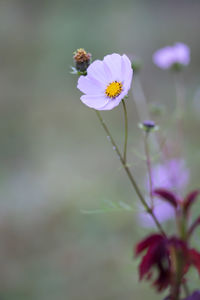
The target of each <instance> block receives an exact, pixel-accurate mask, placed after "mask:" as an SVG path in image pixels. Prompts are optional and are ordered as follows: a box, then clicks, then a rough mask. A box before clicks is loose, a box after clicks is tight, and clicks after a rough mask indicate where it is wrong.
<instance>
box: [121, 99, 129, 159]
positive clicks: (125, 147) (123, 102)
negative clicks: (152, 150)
mask: <svg viewBox="0 0 200 300" xmlns="http://www.w3.org/2000/svg"><path fill="white" fill-rule="evenodd" d="M122 104H123V109H124V132H125V133H124V162H125V164H126V153H127V142H128V117H127V109H126V103H125V101H124V99H122Z"/></svg>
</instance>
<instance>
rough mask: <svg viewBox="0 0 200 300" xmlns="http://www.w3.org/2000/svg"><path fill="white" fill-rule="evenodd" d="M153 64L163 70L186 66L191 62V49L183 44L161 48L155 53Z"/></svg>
mask: <svg viewBox="0 0 200 300" xmlns="http://www.w3.org/2000/svg"><path fill="white" fill-rule="evenodd" d="M153 62H154V63H155V64H156V65H157V66H158V67H159V68H161V69H169V68H171V67H172V66H173V65H175V64H179V65H184V66H186V65H188V64H189V62H190V48H189V47H188V46H187V45H185V44H183V43H176V44H174V45H173V46H167V47H165V48H161V49H159V50H157V51H156V52H155V53H154V55H153Z"/></svg>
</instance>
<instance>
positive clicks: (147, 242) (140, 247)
mask: <svg viewBox="0 0 200 300" xmlns="http://www.w3.org/2000/svg"><path fill="white" fill-rule="evenodd" d="M163 238H164V237H163V236H162V235H161V234H152V235H150V236H148V237H147V238H146V239H144V240H142V241H141V242H140V243H138V244H137V245H136V248H135V254H136V255H138V254H139V253H141V252H142V251H144V250H145V249H146V248H148V247H149V246H153V245H154V244H157V243H158V242H160V241H161V240H162V239H163Z"/></svg>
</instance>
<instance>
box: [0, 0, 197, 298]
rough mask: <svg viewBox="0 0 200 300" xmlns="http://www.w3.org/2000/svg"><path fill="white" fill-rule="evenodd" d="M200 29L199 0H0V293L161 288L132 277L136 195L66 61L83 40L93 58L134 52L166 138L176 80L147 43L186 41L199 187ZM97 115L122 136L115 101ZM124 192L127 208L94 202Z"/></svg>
mask: <svg viewBox="0 0 200 300" xmlns="http://www.w3.org/2000/svg"><path fill="white" fill-rule="evenodd" d="M199 28H200V1H198V0H197V1H195V0H191V1H186V0H180V1H177V0H169V1H158V0H157V1H156V0H146V1H145V0H140V1H136V0H132V1H131V0H125V1H119V0H101V1H97V0H85V1H80V0H73V1H70V0H66V1H61V0H56V1H53V0H46V1H45V0H43V1H42V0H1V1H0V53H1V55H0V57H1V58H0V66H1V67H0V99H1V104H0V105H1V106H0V131H1V147H0V299H2V300H14V299H15V300H18V299H20V300H23V299H26V300H32V299H34V300H36V299H37V300H40V299H41V300H46V299H48V300H51V299H52V300H53V299H56V300H64V299H67V300H84V299H87V300H114V299H115V300H121V299H126V300H129V299H138V297H140V299H146V297H147V296H148V298H149V299H161V296H160V295H156V293H155V292H154V291H152V290H151V289H150V286H149V284H148V283H141V284H138V275H137V269H136V268H137V264H138V261H137V260H133V253H132V248H133V245H134V244H135V243H136V241H138V240H139V239H140V238H141V237H143V236H144V234H147V233H148V231H147V229H144V228H142V227H140V225H138V223H137V222H136V214H137V205H136V202H137V197H136V195H135V193H134V191H133V190H132V187H131V185H130V183H129V182H128V179H127V178H126V176H125V174H124V172H123V170H122V169H121V168H120V165H119V161H118V158H117V157H115V154H114V151H113V150H112V147H111V145H109V142H108V141H107V140H106V137H105V134H104V132H103V130H102V128H101V126H100V124H99V123H98V120H97V119H96V116H95V113H94V112H93V111H92V110H91V109H89V108H87V107H85V106H84V105H83V104H82V103H81V102H80V100H79V99H80V92H79V91H78V90H77V89H76V84H77V77H76V76H75V75H71V74H70V66H71V65H73V60H72V53H73V51H74V50H76V49H77V48H80V47H84V48H85V49H86V50H88V51H89V52H91V53H92V55H93V59H96V58H99V59H102V58H103V56H104V55H106V54H108V53H113V52H118V53H127V54H131V55H134V56H136V57H138V58H140V59H141V61H142V62H143V69H142V71H141V74H140V79H141V82H142V85H143V89H144V92H145V94H146V96H147V99H148V103H149V104H151V103H154V102H156V103H157V104H161V105H162V106H163V107H164V112H163V114H162V116H161V117H160V116H158V117H157V121H158V123H159V124H160V126H161V130H162V131H163V132H164V134H166V137H167V138H169V137H170V134H171V133H170V132H171V131H173V122H172V123H171V122H169V120H170V117H171V115H172V112H173V110H174V107H175V104H174V102H175V88H174V82H173V78H172V75H171V74H170V72H163V71H161V70H159V69H158V68H156V66H154V65H153V63H152V53H153V52H154V51H155V50H156V49H157V48H159V47H162V46H165V45H167V44H173V43H174V42H176V41H180V42H184V43H186V44H188V45H189V46H190V47H191V64H190V66H189V67H188V68H187V69H186V70H185V71H184V74H183V77H184V82H185V88H186V95H187V98H186V100H187V114H186V116H185V119H184V128H185V137H184V147H183V148H184V149H183V153H184V156H185V160H186V161H187V164H188V166H189V168H190V171H191V181H190V187H189V188H193V187H197V186H198V185H199V175H200V172H199V161H200V152H199V146H200V140H199V130H200V120H199V119H200V92H199V88H200V72H199V65H200V56H199V53H200V41H199ZM135 110H136V109H135V104H134V102H133V100H132V98H131V96H130V98H129V100H128V114H129V128H130V131H129V132H130V135H129V154H128V155H129V158H130V159H131V161H132V168H133V172H134V174H136V176H137V180H138V182H139V183H140V184H141V185H142V184H143V178H144V176H145V165H144V161H142V159H141V158H140V157H139V156H138V155H137V152H139V151H141V149H140V144H141V139H142V136H141V132H140V131H139V129H138V127H137V123H138V116H137V114H136V112H135ZM103 115H104V117H105V119H106V120H107V121H108V124H109V126H110V127H111V128H112V131H113V135H114V136H115V137H116V140H117V141H118V142H119V144H120V143H122V142H123V115H122V110H121V107H119V108H118V109H115V110H113V111H111V112H105V113H104V114H103ZM170 130H171V131H170ZM119 201H123V202H125V203H127V204H129V205H131V207H132V208H133V211H132V210H131V211H128V212H127V211H125V210H123V209H121V210H119V211H118V210H116V211H113V210H112V209H111V210H110V209H107V210H106V212H105V213H92V211H96V210H99V209H101V208H102V207H104V208H105V207H108V208H110V203H119ZM196 211H197V212H198V210H197V208H196ZM199 211H200V210H199ZM96 212H97V211H96ZM99 212H100V211H99ZM197 238H198V236H197ZM192 284H194V285H195V284H196V281H195V280H194V281H192ZM196 287H198V283H197V285H196Z"/></svg>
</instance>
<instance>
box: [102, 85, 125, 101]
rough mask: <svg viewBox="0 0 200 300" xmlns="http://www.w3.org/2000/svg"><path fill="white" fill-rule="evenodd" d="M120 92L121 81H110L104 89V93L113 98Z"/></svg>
mask: <svg viewBox="0 0 200 300" xmlns="http://www.w3.org/2000/svg"><path fill="white" fill-rule="evenodd" d="M121 92H122V83H121V81H116V80H115V81H113V82H111V83H110V84H109V85H108V86H107V87H106V90H105V94H106V96H107V97H109V98H111V99H113V98H116V97H117V96H119V95H120V94H121Z"/></svg>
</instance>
